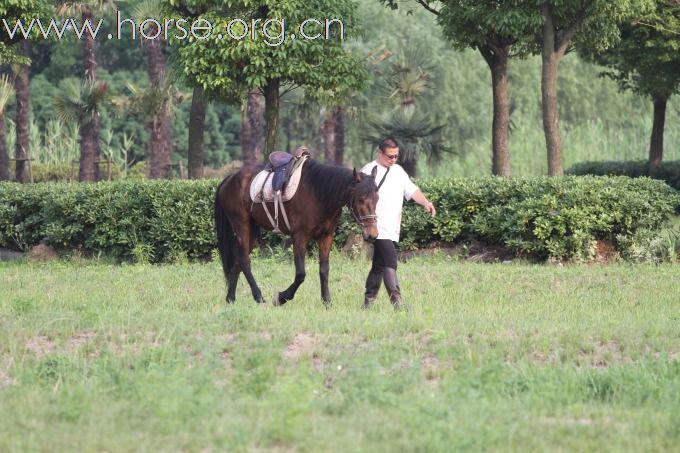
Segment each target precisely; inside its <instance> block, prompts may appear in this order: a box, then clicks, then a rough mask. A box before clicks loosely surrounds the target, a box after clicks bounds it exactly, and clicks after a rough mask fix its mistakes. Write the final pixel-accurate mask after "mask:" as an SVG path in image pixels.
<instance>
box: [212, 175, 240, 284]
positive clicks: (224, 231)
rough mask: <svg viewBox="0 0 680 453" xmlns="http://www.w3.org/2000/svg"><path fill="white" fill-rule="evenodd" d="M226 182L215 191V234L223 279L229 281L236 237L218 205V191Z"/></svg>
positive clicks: (234, 256) (234, 260)
mask: <svg viewBox="0 0 680 453" xmlns="http://www.w3.org/2000/svg"><path fill="white" fill-rule="evenodd" d="M226 181H227V179H226V178H225V179H224V180H223V181H222V182H221V183H220V185H219V186H217V190H216V191H215V210H214V216H215V233H216V234H217V248H218V250H219V251H220V259H221V261H222V270H223V272H224V278H225V279H227V281H228V280H229V271H231V269H232V268H233V267H234V264H235V262H236V255H235V252H234V251H235V250H236V236H235V235H234V229H233V228H232V226H231V222H230V221H229V219H228V218H227V215H226V213H225V212H224V208H222V203H220V189H221V188H222V185H223V184H224V183H225V182H226Z"/></svg>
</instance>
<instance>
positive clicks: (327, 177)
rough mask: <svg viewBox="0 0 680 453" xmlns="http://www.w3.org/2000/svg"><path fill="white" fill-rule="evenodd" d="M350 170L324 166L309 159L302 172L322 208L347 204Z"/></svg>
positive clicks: (350, 180) (350, 178)
mask: <svg viewBox="0 0 680 453" xmlns="http://www.w3.org/2000/svg"><path fill="white" fill-rule="evenodd" d="M352 175H353V173H352V170H350V169H349V168H344V167H337V166H333V165H325V164H322V163H319V162H318V161H316V160H314V159H309V160H307V162H306V163H305V166H304V168H303V170H302V178H303V179H304V180H305V181H307V182H308V183H309V184H310V186H311V187H312V190H313V191H314V195H315V196H316V199H317V200H319V203H321V204H322V205H324V206H329V207H331V206H332V207H336V206H342V205H344V204H345V203H346V202H347V196H348V192H347V189H348V188H349V187H350V186H351V185H352V179H353V176H352Z"/></svg>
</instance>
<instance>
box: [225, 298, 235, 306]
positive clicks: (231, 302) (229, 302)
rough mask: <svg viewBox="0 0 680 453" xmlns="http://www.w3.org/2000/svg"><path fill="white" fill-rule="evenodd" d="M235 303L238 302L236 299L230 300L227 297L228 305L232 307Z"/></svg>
mask: <svg viewBox="0 0 680 453" xmlns="http://www.w3.org/2000/svg"><path fill="white" fill-rule="evenodd" d="M234 302H236V299H229V298H228V297H227V305H231V304H233V303H234Z"/></svg>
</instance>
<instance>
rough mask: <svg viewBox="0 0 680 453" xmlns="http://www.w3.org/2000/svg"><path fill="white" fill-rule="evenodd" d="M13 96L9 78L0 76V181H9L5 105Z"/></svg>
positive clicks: (12, 87)
mask: <svg viewBox="0 0 680 453" xmlns="http://www.w3.org/2000/svg"><path fill="white" fill-rule="evenodd" d="M13 95H14V86H13V84H12V81H11V80H10V78H9V76H6V75H4V76H0V181H9V153H8V152H7V133H6V129H5V112H6V108H7V103H8V102H9V100H10V98H11V97H12V96H13Z"/></svg>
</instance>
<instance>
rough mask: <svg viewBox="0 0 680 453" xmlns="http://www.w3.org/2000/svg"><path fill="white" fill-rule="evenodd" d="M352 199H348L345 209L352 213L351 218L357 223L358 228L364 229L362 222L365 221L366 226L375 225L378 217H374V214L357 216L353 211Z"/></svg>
mask: <svg viewBox="0 0 680 453" xmlns="http://www.w3.org/2000/svg"><path fill="white" fill-rule="evenodd" d="M353 198H354V197H352V196H350V197H349V202H347V207H348V208H349V212H351V213H352V217H354V220H356V221H357V223H358V224H359V226H361V227H362V228H364V226H365V225H364V221H366V220H367V221H368V222H366V225H373V224H377V223H378V216H377V215H375V214H368V215H359V214H357V213H356V211H355V210H354V205H353V204H352V200H353Z"/></svg>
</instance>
